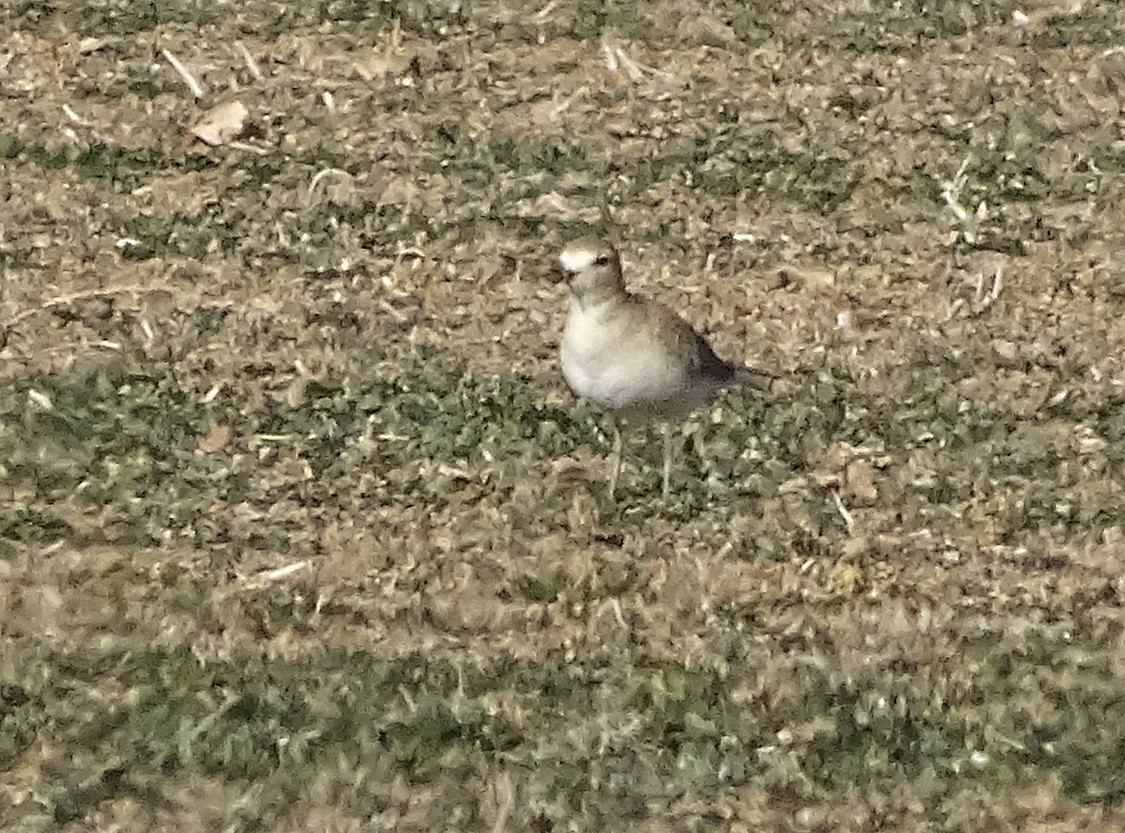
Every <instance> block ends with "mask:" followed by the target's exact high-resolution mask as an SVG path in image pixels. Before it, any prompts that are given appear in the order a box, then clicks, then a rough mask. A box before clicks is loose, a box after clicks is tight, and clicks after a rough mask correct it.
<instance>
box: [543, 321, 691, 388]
mask: <svg viewBox="0 0 1125 833" xmlns="http://www.w3.org/2000/svg"><path fill="white" fill-rule="evenodd" d="M616 311H617V310H616V309H615V308H614V307H613V305H601V306H598V307H594V308H592V309H583V308H581V307H579V306H577V305H575V306H572V308H571V311H570V315H569V316H568V317H567V321H566V328H565V329H564V330H563V339H562V349H561V351H560V353H561V359H562V372H563V376H564V378H565V379H566V382H567V384H568V385H570V388H571V390H573V391H574V392H575V393H576V394H578V395H579V396H582V397H585V398H587V399H590V400H591V401H593V402H596V403H598V404H599V405H603V406H606V407H610V408H614V409H616V410H648V408H646V406H655V408H656V410H662V408H661V407H660V405H661V403H669V402H671V401H674V400H675V399H676V398H677V397H679V396H680V395H681V394H682V393H683V392H684V388H685V382H686V378H685V376H686V374H685V368H683V367H681V366H680V365H679V363H678V362H676V361H674V360H673V357H671V356H669V355H668V353H667V351H666V350H664V349H663V348H662V347H661V345H660V342H659V341H658V340H656V339H654V338H653V337H652V334H650V333H646V332H643V331H637V330H635V329H630V325H632V326H634V327H635V326H636V325H637V322H636V320H635V319H634V318H631V317H630V316H621V315H615V314H614V313H615V312H616Z"/></svg>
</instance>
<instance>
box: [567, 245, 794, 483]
mask: <svg viewBox="0 0 1125 833" xmlns="http://www.w3.org/2000/svg"><path fill="white" fill-rule="evenodd" d="M559 262H560V263H561V264H562V268H563V271H564V272H565V273H566V280H567V283H568V284H569V285H570V294H571V302H570V313H569V315H568V316H567V319H566V327H565V329H564V330H563V338H562V347H561V350H560V356H561V359H562V372H563V376H564V377H565V378H566V382H567V384H568V385H569V386H570V389H571V390H573V391H574V392H575V393H576V394H577V395H578V396H582V397H584V398H586V399H589V400H590V401H591V402H595V403H597V404H598V405H601V406H604V407H606V408H608V409H609V410H610V412H611V413H612V414H613V416H614V420H613V467H612V470H611V474H610V478H609V495H610V498H612V497H613V494H614V491H615V490H616V488H617V479H618V477H619V476H620V474H621V426H620V424H619V423H620V422H625V423H636V422H645V421H650V420H655V421H658V422H660V423H661V430H662V433H663V435H664V491H663V494H664V498H665V499H667V498H668V495H669V481H670V480H671V476H672V433H671V430H670V423H671V422H673V421H679V420H682V419H684V418H685V417H686V416H687V415H688V413H690V412H691V411H693V410H695V409H696V408H698V407H700V406H702V405H704V404H705V403H707V402H708V401H709V400H710V399H711V398H712V397H713V396H714V395H715V394H716V393H717V392H718V391H719V389H720V388H723V387H725V386H727V385H732V384H748V385H751V386H752V387H755V388H758V389H760V390H769V388H770V384H771V382H772V381H773V377H771V376H770V375H768V374H766V373H763V372H761V371H758V370H753V369H751V368H748V367H742V366H741V365H737V364H732V363H730V362H727V361H724V360H723V359H720V358H719V357H718V356H716V355H715V352H714V351H713V350H712V349H711V346H710V345H709V344H708V343H707V341H706V340H705V339H704V338H703V336H701V335H699V333H697V332H696V331H695V330H693V329H692V328H691V326H690V325H689V324H688V323H687V322H686V321H684V320H683V319H682V318H680V317H679V316H678V315H676V314H675V313H673V312H672V311H671V310H669V309H667V308H666V307H663V306H661V305H660V304H658V303H656V302H655V301H650V300H647V299H645V298H641V297H639V296H637V295H633V294H632V293H630V292H629V291H627V290H626V289H625V281H624V278H623V277H622V274H621V258H620V256H619V255H618V253H617V251H616V250H615V249H614V248H613V247H612V246H610V245H609V244H607V243H605V242H604V241H602V240H599V239H596V238H583V239H581V240H576V241H574V242H573V243H570V244H569V245H567V246H566V248H564V249H563V251H562V253H561V254H560V255H559Z"/></svg>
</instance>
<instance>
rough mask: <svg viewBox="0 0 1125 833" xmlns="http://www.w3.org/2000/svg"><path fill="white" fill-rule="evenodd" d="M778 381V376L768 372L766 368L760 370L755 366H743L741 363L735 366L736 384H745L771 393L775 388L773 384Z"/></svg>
mask: <svg viewBox="0 0 1125 833" xmlns="http://www.w3.org/2000/svg"><path fill="white" fill-rule="evenodd" d="M776 381H777V376H775V375H774V374H772V373H767V372H766V371H764V370H758V369H757V368H753V367H742V366H741V365H735V366H734V383H735V384H736V385H745V386H746V387H749V388H753V389H754V390H760V391H765V392H766V393H769V392H770V391H771V390H773V385H774V382H776Z"/></svg>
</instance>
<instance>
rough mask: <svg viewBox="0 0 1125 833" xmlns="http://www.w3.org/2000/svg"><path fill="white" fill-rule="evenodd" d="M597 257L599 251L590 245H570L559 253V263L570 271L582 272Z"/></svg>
mask: <svg viewBox="0 0 1125 833" xmlns="http://www.w3.org/2000/svg"><path fill="white" fill-rule="evenodd" d="M597 259H598V253H597V252H595V251H594V250H593V249H592V248H590V247H589V246H576V245H570V246H567V247H566V248H565V249H563V250H562V254H560V255H559V263H561V264H562V268H563V269H565V270H566V271H568V272H581V271H582V270H583V269H585V268H586V267H587V266H589V265H590V264H591V263H593V262H594V261H595V260H597Z"/></svg>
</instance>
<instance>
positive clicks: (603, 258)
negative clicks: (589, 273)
mask: <svg viewBox="0 0 1125 833" xmlns="http://www.w3.org/2000/svg"><path fill="white" fill-rule="evenodd" d="M594 263H596V264H598V266H605V265H606V264H607V263H609V255H598V256H597V257H596V258H594Z"/></svg>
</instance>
